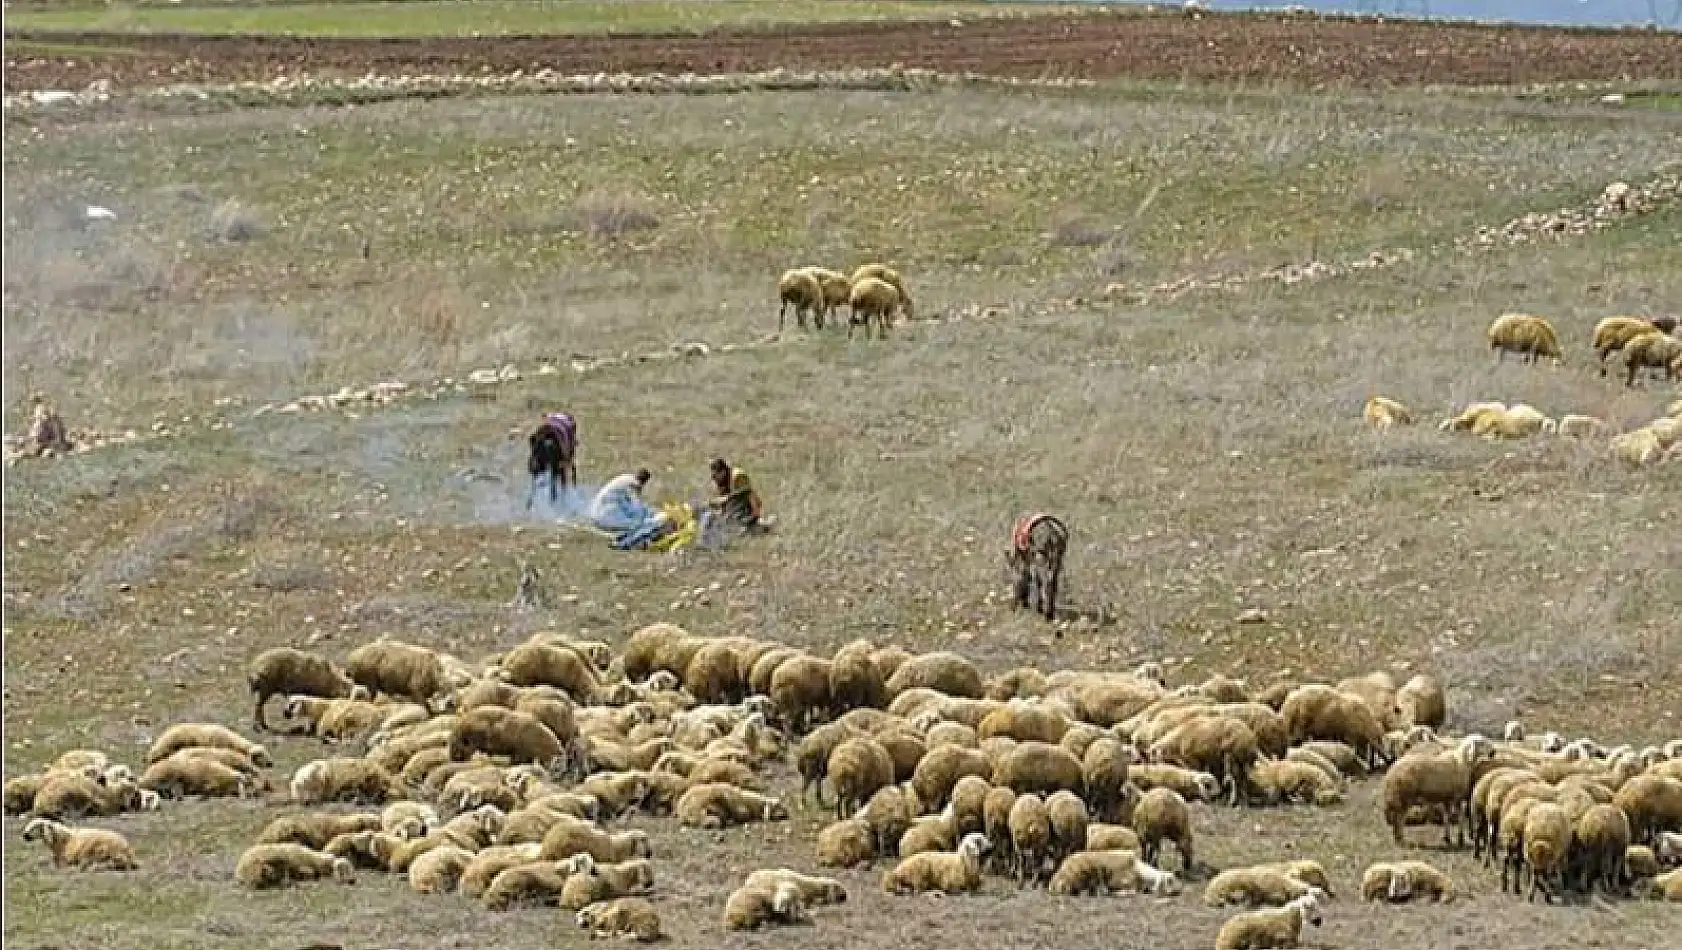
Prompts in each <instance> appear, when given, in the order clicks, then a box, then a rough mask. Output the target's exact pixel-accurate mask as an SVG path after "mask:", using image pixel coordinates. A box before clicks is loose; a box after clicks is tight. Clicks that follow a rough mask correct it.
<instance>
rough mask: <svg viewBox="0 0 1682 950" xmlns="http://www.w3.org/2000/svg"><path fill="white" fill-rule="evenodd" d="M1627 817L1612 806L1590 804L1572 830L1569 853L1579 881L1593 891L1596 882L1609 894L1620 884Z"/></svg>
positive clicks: (1627, 841)
mask: <svg viewBox="0 0 1682 950" xmlns="http://www.w3.org/2000/svg"><path fill="white" fill-rule="evenodd" d="M1630 840H1631V839H1630V824H1629V816H1628V815H1626V814H1624V810H1623V809H1621V808H1618V807H1617V806H1615V805H1592V806H1590V807H1589V809H1588V810H1587V811H1585V812H1583V814H1582V816H1581V817H1579V818H1578V819H1577V822H1576V826H1575V827H1574V828H1573V829H1572V854H1571V858H1570V863H1571V864H1573V865H1575V867H1576V871H1577V876H1578V878H1579V884H1580V886H1581V887H1582V889H1583V890H1584V891H1588V892H1590V893H1592V892H1593V891H1594V888H1595V886H1596V885H1599V886H1600V888H1601V889H1602V890H1603V891H1605V892H1606V894H1607V895H1608V896H1610V895H1611V894H1612V892H1613V890H1614V889H1620V888H1621V886H1622V883H1623V874H1624V861H1625V858H1626V857H1627V855H1628V853H1629V846H1630Z"/></svg>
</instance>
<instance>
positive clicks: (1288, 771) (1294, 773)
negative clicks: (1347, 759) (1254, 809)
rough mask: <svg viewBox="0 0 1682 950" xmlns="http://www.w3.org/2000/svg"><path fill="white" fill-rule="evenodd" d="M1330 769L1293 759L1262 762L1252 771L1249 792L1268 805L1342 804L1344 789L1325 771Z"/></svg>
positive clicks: (1325, 766) (1265, 760) (1326, 766)
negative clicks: (1297, 803)
mask: <svg viewBox="0 0 1682 950" xmlns="http://www.w3.org/2000/svg"><path fill="white" fill-rule="evenodd" d="M1321 761H1322V762H1324V760H1323V759H1322V760H1321ZM1330 767H1331V765H1330V763H1326V764H1325V765H1324V766H1321V765H1314V764H1311V763H1308V762H1299V761H1296V760H1293V759H1262V760H1260V761H1258V762H1257V763H1256V764H1255V765H1254V766H1252V767H1251V769H1250V775H1249V785H1250V790H1251V792H1252V793H1253V794H1255V795H1257V796H1259V797H1260V798H1261V800H1262V801H1263V802H1264V803H1266V804H1269V805H1277V804H1279V803H1281V802H1303V803H1305V804H1311V805H1320V806H1326V805H1335V804H1337V803H1338V802H1340V801H1342V800H1343V786H1342V783H1341V782H1340V781H1339V780H1338V779H1337V778H1336V777H1334V775H1333V774H1331V773H1328V772H1327V771H1326V769H1327V768H1330Z"/></svg>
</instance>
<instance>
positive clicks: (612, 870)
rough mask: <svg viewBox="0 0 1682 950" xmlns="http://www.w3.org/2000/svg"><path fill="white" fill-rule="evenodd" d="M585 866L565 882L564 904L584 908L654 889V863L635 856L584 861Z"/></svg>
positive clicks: (562, 897)
mask: <svg viewBox="0 0 1682 950" xmlns="http://www.w3.org/2000/svg"><path fill="white" fill-rule="evenodd" d="M583 865H584V866H583V867H582V868H580V869H579V870H578V871H577V872H575V873H574V874H572V876H570V877H568V878H567V880H566V883H565V884H563V885H562V886H561V900H560V904H561V907H563V908H565V909H566V910H572V911H577V910H582V909H584V908H585V907H588V906H589V905H591V904H594V903H596V902H597V901H605V900H613V899H614V898H617V897H629V896H630V895H632V894H646V893H648V892H649V891H651V890H653V889H654V865H652V864H650V863H649V862H648V861H647V859H644V858H635V859H633V860H630V861H621V862H618V863H615V864H599V863H597V862H595V861H594V860H589V861H584V862H583Z"/></svg>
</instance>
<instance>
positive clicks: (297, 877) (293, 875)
mask: <svg viewBox="0 0 1682 950" xmlns="http://www.w3.org/2000/svg"><path fill="white" fill-rule="evenodd" d="M329 877H331V878H333V879H334V880H336V881H339V882H340V883H342V884H354V883H356V869H355V868H353V867H352V866H351V863H350V861H349V860H347V859H345V858H335V857H333V856H332V855H330V854H323V853H322V852H320V851H315V850H312V849H310V848H306V847H304V846H303V845H301V844H258V845H252V846H251V847H249V848H247V849H245V852H244V853H243V854H241V855H240V856H239V861H238V863H236V864H235V866H234V880H235V881H237V882H239V883H240V884H242V885H244V886H245V887H249V888H251V889H252V890H263V889H266V888H273V887H283V886H285V885H287V884H291V883H293V882H295V881H320V880H325V879H326V878H329Z"/></svg>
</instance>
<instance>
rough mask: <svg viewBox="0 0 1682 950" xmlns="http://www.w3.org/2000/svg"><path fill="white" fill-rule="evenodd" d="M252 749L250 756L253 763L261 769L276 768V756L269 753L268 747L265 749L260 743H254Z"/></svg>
mask: <svg viewBox="0 0 1682 950" xmlns="http://www.w3.org/2000/svg"><path fill="white" fill-rule="evenodd" d="M250 751H251V755H250V756H249V758H250V759H251V764H252V765H255V766H257V767H258V768H260V769H272V768H274V756H272V755H270V754H269V750H268V749H265V748H263V747H262V746H260V745H253V746H252V747H251V750H250Z"/></svg>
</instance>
